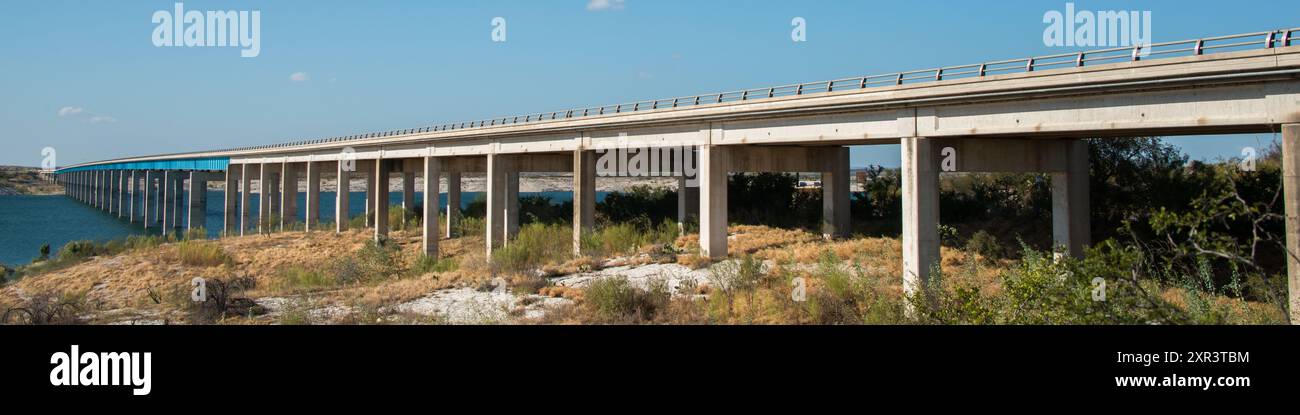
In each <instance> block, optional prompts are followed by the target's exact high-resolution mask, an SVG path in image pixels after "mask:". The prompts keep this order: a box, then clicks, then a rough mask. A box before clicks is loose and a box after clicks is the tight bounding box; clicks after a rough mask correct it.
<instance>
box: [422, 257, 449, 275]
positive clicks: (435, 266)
mask: <svg viewBox="0 0 1300 415" xmlns="http://www.w3.org/2000/svg"><path fill="white" fill-rule="evenodd" d="M457 265H458V264H457V263H456V259H455V258H450V257H448V258H441V259H439V258H436V257H432V256H428V255H421V256H420V258H419V259H417V260H416V261H415V264H414V265H412V266H411V273H413V274H415V275H424V274H441V273H444V272H451V271H455V270H456V268H457Z"/></svg>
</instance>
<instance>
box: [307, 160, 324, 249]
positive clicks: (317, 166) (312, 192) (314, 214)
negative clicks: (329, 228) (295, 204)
mask: <svg viewBox="0 0 1300 415" xmlns="http://www.w3.org/2000/svg"><path fill="white" fill-rule="evenodd" d="M322 164H323V162H319V161H309V162H307V163H306V167H307V199H306V204H307V206H305V209H304V210H303V218H302V222H303V228H304V229H305V230H306V231H307V232H311V231H314V230H316V227H317V226H320V182H321V179H320V172H321V167H322Z"/></svg>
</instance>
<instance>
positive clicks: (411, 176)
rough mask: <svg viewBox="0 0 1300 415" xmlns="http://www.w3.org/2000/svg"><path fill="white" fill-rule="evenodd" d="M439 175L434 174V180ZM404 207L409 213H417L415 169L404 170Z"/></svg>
mask: <svg viewBox="0 0 1300 415" xmlns="http://www.w3.org/2000/svg"><path fill="white" fill-rule="evenodd" d="M437 177H438V176H434V180H437ZM436 201H437V200H436V199H435V202H436ZM434 205H435V206H436V205H437V204H436V203H435V204H434ZM402 209H405V210H406V214H407V215H414V214H415V172H413V171H402ZM435 212H437V211H435Z"/></svg>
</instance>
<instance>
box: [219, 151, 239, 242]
mask: <svg viewBox="0 0 1300 415" xmlns="http://www.w3.org/2000/svg"><path fill="white" fill-rule="evenodd" d="M242 171H243V168H242V166H236V165H231V166H228V167H227V168H226V190H225V197H224V199H225V200H224V205H225V209H224V210H223V211H222V215H221V217H222V224H221V227H222V234H223V235H225V236H237V235H239V234H240V233H241V232H240V231H239V182H240V180H239V178H240V172H242Z"/></svg>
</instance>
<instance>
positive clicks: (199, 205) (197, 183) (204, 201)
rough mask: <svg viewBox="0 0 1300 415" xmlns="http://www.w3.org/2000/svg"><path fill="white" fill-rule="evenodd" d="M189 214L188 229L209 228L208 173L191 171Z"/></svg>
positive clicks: (186, 227) (186, 226) (186, 225)
mask: <svg viewBox="0 0 1300 415" xmlns="http://www.w3.org/2000/svg"><path fill="white" fill-rule="evenodd" d="M189 199H190V201H189V206H188V208H189V211H188V212H189V214H188V215H186V216H187V219H188V220H186V221H185V229H186V230H191V231H192V230H195V229H199V228H203V229H207V227H208V226H207V225H208V223H207V222H208V173H207V172H197V171H191V172H190V189H189Z"/></svg>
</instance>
